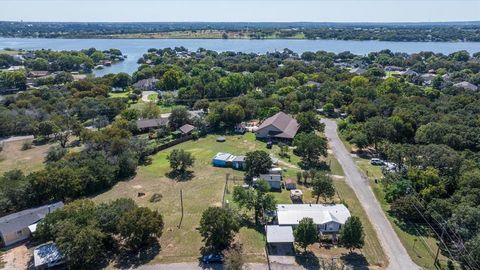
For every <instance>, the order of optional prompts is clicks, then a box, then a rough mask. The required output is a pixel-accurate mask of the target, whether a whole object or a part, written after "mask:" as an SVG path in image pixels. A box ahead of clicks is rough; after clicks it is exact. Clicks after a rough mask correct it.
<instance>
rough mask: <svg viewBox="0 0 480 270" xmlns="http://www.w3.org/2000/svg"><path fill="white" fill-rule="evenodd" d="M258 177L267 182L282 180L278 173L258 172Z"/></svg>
mask: <svg viewBox="0 0 480 270" xmlns="http://www.w3.org/2000/svg"><path fill="white" fill-rule="evenodd" d="M258 178H260V179H263V180H265V181H267V182H280V181H282V175H280V174H260V175H259V176H258Z"/></svg>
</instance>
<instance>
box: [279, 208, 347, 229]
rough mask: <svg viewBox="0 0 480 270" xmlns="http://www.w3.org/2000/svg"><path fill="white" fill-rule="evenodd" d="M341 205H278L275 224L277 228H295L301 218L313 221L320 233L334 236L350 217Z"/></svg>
mask: <svg viewBox="0 0 480 270" xmlns="http://www.w3.org/2000/svg"><path fill="white" fill-rule="evenodd" d="M350 216H351V215H350V211H349V210H348V209H347V207H345V205H343V204H279V205H277V222H278V225H279V226H291V227H293V228H295V227H296V226H297V225H298V223H299V222H300V220H302V219H303V218H306V217H307V218H311V219H313V223H315V224H317V226H318V230H319V231H320V233H326V234H336V233H338V232H339V231H340V228H341V227H342V225H343V224H345V222H346V221H347V219H348V218H349V217H350Z"/></svg>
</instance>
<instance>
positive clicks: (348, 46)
mask: <svg viewBox="0 0 480 270" xmlns="http://www.w3.org/2000/svg"><path fill="white" fill-rule="evenodd" d="M179 46H183V47H185V48H187V49H189V50H191V51H195V50H197V49H198V48H205V49H210V50H215V51H219V52H222V51H241V52H254V53H266V52H273V51H275V50H277V51H278V50H283V49H284V48H288V49H290V50H292V51H294V52H297V53H299V54H301V53H303V52H305V51H319V50H324V51H328V52H334V53H339V52H344V51H350V52H352V53H354V54H360V55H365V54H368V53H370V52H375V51H380V50H383V49H390V50H391V51H393V52H405V53H416V52H421V51H432V52H436V53H444V54H450V53H452V52H456V51H460V50H466V51H468V52H470V53H474V52H480V42H389V41H353V40H288V39H287V40H278V39H277V40H243V39H242V40H240V39H226V40H224V39H34V38H26V39H24V38H0V48H13V49H26V50H35V49H42V48H43V49H52V50H80V49H87V48H92V47H93V48H96V49H99V50H106V49H110V48H117V49H120V50H121V51H122V53H124V54H126V55H127V56H128V58H127V59H126V60H125V61H123V62H121V63H118V64H115V65H112V66H111V67H107V68H105V69H103V70H95V71H94V73H95V75H97V76H103V75H105V74H107V73H118V72H127V73H129V74H132V73H133V72H134V71H136V70H137V67H138V64H137V60H138V59H139V58H140V57H141V56H142V55H143V54H144V53H146V52H147V50H148V49H149V48H166V47H179Z"/></svg>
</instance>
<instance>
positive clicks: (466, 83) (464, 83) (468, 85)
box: [453, 82, 478, 91]
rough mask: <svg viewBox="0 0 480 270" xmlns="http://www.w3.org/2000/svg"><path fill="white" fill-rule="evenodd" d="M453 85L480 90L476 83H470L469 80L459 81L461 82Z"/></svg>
mask: <svg viewBox="0 0 480 270" xmlns="http://www.w3.org/2000/svg"><path fill="white" fill-rule="evenodd" d="M453 87H457V88H462V89H465V90H470V91H477V90H478V86H476V85H475V84H472V83H469V82H459V83H456V84H454V85H453Z"/></svg>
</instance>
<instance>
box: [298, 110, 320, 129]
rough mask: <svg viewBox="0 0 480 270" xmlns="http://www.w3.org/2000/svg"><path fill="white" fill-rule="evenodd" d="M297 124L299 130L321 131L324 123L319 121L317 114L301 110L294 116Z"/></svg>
mask: <svg viewBox="0 0 480 270" xmlns="http://www.w3.org/2000/svg"><path fill="white" fill-rule="evenodd" d="M296 119H297V122H298V124H299V125H300V127H299V131H300V132H306V133H309V132H314V131H319V132H323V130H324V129H325V125H324V124H323V123H320V120H319V119H318V117H317V114H316V113H314V112H312V111H307V112H301V113H299V114H298V115H297V117H296Z"/></svg>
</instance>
